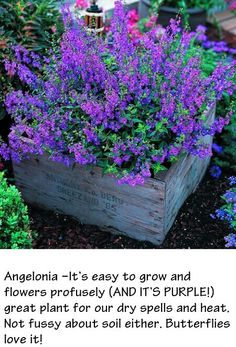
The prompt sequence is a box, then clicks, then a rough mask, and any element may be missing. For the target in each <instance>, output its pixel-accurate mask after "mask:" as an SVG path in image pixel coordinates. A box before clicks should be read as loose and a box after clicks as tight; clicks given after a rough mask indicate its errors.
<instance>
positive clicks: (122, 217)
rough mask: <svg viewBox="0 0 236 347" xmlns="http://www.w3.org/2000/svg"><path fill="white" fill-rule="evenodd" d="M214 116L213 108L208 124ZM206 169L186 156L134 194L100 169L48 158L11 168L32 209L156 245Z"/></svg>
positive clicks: (204, 164) (14, 165)
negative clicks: (52, 212)
mask: <svg viewBox="0 0 236 347" xmlns="http://www.w3.org/2000/svg"><path fill="white" fill-rule="evenodd" d="M214 112H215V107H213V108H212V110H211V112H210V113H209V117H210V118H212V117H214ZM207 141H208V142H210V141H212V139H211V138H210V137H209V139H208V140H207ZM208 163H209V159H205V160H200V159H198V158H196V157H192V156H189V155H188V156H187V155H184V156H183V157H182V158H181V159H180V160H179V161H178V162H177V163H175V164H174V165H172V167H171V168H170V169H169V170H168V171H166V172H165V173H160V174H159V175H157V176H156V177H155V178H151V179H148V180H146V182H145V184H144V185H143V186H136V187H135V188H133V187H129V186H127V185H118V184H117V182H116V180H115V179H114V178H113V177H112V176H110V175H105V176H103V175H102V170H101V169H100V168H98V167H94V166H93V167H84V166H80V165H74V166H73V167H65V166H64V165H63V164H61V163H56V162H52V161H51V160H50V159H49V158H48V156H47V155H43V156H42V157H40V159H39V160H36V159H34V158H32V159H31V160H27V161H23V162H21V163H17V164H16V163H13V168H14V174H15V179H16V185H17V186H18V188H19V189H20V190H21V192H22V195H23V198H24V199H25V200H26V201H27V202H29V203H30V204H33V205H38V206H41V207H43V208H46V209H50V210H53V211H57V212H59V213H63V214H67V215H70V216H73V217H74V218H76V219H78V220H79V221H80V222H81V223H85V224H92V225H97V226H99V228H100V229H101V230H109V231H111V232H114V233H121V234H124V235H127V236H129V237H132V238H135V239H138V240H146V241H150V242H152V243H154V244H157V245H159V244H161V243H162V242H163V240H164V238H165V235H166V233H167V232H168V230H169V229H170V227H171V226H172V224H173V222H174V220H175V218H176V215H177V213H178V211H179V209H180V207H181V206H182V204H183V202H184V201H185V199H186V198H187V197H188V196H189V194H191V193H192V192H193V190H194V189H196V187H197V185H198V183H199V181H200V180H201V178H202V176H203V174H204V172H205V170H206V168H207V166H208Z"/></svg>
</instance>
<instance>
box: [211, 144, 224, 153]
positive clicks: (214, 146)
mask: <svg viewBox="0 0 236 347" xmlns="http://www.w3.org/2000/svg"><path fill="white" fill-rule="evenodd" d="M212 149H213V150H214V151H215V152H216V153H222V152H223V147H222V146H219V145H217V143H213V145H212Z"/></svg>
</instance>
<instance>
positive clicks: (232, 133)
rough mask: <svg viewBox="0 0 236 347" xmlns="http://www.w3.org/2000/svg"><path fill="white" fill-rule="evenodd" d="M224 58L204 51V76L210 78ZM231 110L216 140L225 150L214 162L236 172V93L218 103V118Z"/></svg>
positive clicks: (216, 154)
mask: <svg viewBox="0 0 236 347" xmlns="http://www.w3.org/2000/svg"><path fill="white" fill-rule="evenodd" d="M193 49H194V48H193ZM223 58H225V56H224V54H219V53H215V52H213V51H212V50H202V71H203V73H204V75H206V76H209V75H210V74H211V73H212V72H213V71H214V69H215V67H216V65H217V64H218V63H219V62H220V60H221V59H223ZM235 80H236V76H235ZM229 109H232V112H233V116H232V118H231V120H230V123H229V125H228V126H226V127H225V128H224V131H223V132H222V134H220V135H219V136H218V138H216V139H215V141H216V142H217V143H218V144H219V145H221V146H222V148H223V150H222V152H221V153H215V157H214V162H215V164H217V165H219V166H220V167H222V168H225V169H230V170H233V171H234V172H236V92H234V94H233V95H229V94H226V93H224V94H223V98H222V100H221V101H219V102H218V103H217V109H216V115H217V117H219V116H225V114H226V113H227V112H228V110H229Z"/></svg>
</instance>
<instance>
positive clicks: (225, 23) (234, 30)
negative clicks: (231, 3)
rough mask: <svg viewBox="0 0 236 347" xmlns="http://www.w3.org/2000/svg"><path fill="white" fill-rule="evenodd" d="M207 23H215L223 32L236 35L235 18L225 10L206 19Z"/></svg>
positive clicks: (230, 12)
mask: <svg viewBox="0 0 236 347" xmlns="http://www.w3.org/2000/svg"><path fill="white" fill-rule="evenodd" d="M208 22H209V23H211V24H214V23H215V22H216V23H218V25H219V26H220V27H221V28H222V29H223V30H224V31H226V32H228V33H230V34H234V35H236V16H235V14H234V13H233V12H232V11H229V10H226V11H224V12H219V13H216V14H215V15H214V16H212V17H210V18H208Z"/></svg>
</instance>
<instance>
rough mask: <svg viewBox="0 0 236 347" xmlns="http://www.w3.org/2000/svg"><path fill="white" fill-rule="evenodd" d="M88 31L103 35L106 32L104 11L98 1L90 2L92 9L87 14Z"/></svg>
mask: <svg viewBox="0 0 236 347" xmlns="http://www.w3.org/2000/svg"><path fill="white" fill-rule="evenodd" d="M85 24H86V27H87V30H88V31H90V32H94V33H96V34H98V35H102V33H103V31H104V23H103V11H102V9H101V8H99V7H98V5H97V0H90V7H89V8H87V10H86V12H85Z"/></svg>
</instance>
